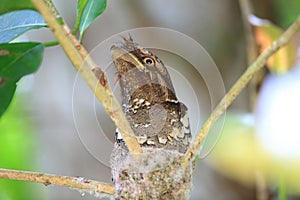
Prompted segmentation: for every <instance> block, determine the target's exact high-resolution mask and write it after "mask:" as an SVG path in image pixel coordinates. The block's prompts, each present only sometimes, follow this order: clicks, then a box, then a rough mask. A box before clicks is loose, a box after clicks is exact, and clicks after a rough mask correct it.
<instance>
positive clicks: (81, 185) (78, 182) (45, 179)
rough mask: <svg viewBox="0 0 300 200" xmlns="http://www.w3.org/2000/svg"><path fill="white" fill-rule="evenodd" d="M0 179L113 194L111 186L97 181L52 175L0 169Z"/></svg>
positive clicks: (113, 190)
mask: <svg viewBox="0 0 300 200" xmlns="http://www.w3.org/2000/svg"><path fill="white" fill-rule="evenodd" d="M0 178H6V179H10V180H19V181H29V182H36V183H42V184H44V185H45V186H48V185H58V186H65V187H71V188H75V189H78V190H80V191H86V192H90V193H95V194H98V193H104V194H108V195H114V194H115V188H114V186H113V185H109V184H107V183H101V182H98V181H93V180H88V179H86V178H83V177H69V176H57V175H52V174H40V173H36V172H26V171H18V170H9V169H2V168H0Z"/></svg>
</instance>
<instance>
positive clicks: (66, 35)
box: [32, 0, 142, 154]
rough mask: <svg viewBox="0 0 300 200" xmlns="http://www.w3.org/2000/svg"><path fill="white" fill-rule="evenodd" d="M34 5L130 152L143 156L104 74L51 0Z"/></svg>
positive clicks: (36, 0)
mask: <svg viewBox="0 0 300 200" xmlns="http://www.w3.org/2000/svg"><path fill="white" fill-rule="evenodd" d="M32 3H33V4H34V5H35V7H36V9H37V10H38V11H39V12H40V13H41V15H42V16H43V17H44V19H45V21H46V22H47V24H48V26H49V28H50V29H51V30H52V32H53V34H54V35H55V37H56V38H57V40H58V41H59V43H60V45H61V46H62V48H63V49H64V51H65V53H66V54H67V56H68V57H69V59H70V61H71V62H72V64H73V66H74V67H75V68H76V70H77V71H78V72H79V74H80V75H81V77H82V78H83V79H84V81H85V82H86V83H87V84H88V86H89V87H90V89H91V90H92V91H93V93H94V94H95V96H96V97H97V98H98V100H99V101H100V102H101V103H102V105H103V107H104V109H105V110H106V112H107V113H108V114H109V116H110V117H111V119H112V120H113V122H114V123H115V125H116V126H117V128H118V129H119V131H120V133H121V135H122V137H123V139H124V141H125V143H126V145H127V147H128V149H129V151H130V152H131V153H132V154H140V153H142V150H141V147H140V145H139V143H138V142H137V140H136V137H135V135H134V133H133V131H132V129H131V127H130V125H129V123H128V121H127V119H126V117H125V115H124V113H123V111H122V108H121V106H120V104H119V103H118V101H117V99H116V97H115V96H114V95H113V92H112V90H111V88H110V87H109V85H108V81H107V77H106V74H105V72H103V71H101V69H100V68H98V67H97V66H96V65H95V63H94V62H93V61H92V59H91V58H90V57H89V55H88V52H87V51H86V50H85V48H84V47H83V46H82V45H81V44H80V42H79V41H78V40H77V39H76V38H75V37H74V35H73V34H72V32H71V30H70V28H69V27H68V26H67V25H66V24H65V23H64V22H63V20H62V18H61V17H60V16H59V14H58V13H57V11H56V9H55V7H54V5H53V3H52V1H51V0H32Z"/></svg>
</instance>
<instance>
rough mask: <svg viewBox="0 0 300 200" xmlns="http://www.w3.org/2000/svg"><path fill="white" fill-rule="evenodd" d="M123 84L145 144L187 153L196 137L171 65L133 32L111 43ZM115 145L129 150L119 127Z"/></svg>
mask: <svg viewBox="0 0 300 200" xmlns="http://www.w3.org/2000/svg"><path fill="white" fill-rule="evenodd" d="M111 54H112V59H113V63H114V66H115V68H116V75H115V83H116V84H119V85H120V90H121V99H122V100H121V101H122V102H121V105H122V109H123V111H124V113H125V116H126V118H127V120H128V122H129V124H130V126H131V128H132V130H133V132H134V134H135V136H136V139H137V141H138V143H139V144H140V145H141V147H145V148H161V149H165V150H171V151H176V152H178V153H182V154H184V153H185V152H186V151H187V149H188V147H189V145H190V141H191V138H192V135H191V131H190V123H189V117H188V109H187V107H186V106H185V104H184V103H182V102H180V101H179V100H178V98H177V96H176V93H175V89H174V86H173V84H172V80H171V77H170V75H169V72H168V70H167V68H166V67H165V65H164V63H163V62H162V60H161V59H159V58H158V56H156V55H155V54H154V53H152V52H151V51H150V50H148V49H146V48H143V47H141V46H140V45H139V44H138V43H136V42H135V41H134V40H133V38H132V36H131V35H129V37H128V38H126V37H123V41H122V42H121V43H120V44H114V45H113V46H112V47H111ZM115 141H116V142H115V143H116V144H115V145H116V146H117V148H122V149H123V150H124V151H125V152H126V149H127V147H126V144H125V142H124V140H123V139H122V137H121V135H120V133H119V131H118V129H116V136H115Z"/></svg>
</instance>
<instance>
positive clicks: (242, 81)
mask: <svg viewBox="0 0 300 200" xmlns="http://www.w3.org/2000/svg"><path fill="white" fill-rule="evenodd" d="M299 29H300V15H299V16H298V18H297V20H296V21H295V22H294V23H293V24H292V25H291V26H290V27H289V28H288V29H287V30H286V31H285V32H284V33H283V34H282V35H281V36H280V37H279V38H278V39H277V40H276V41H274V42H273V43H272V44H271V46H269V47H268V48H267V49H266V50H265V51H264V52H263V53H262V54H261V55H260V56H259V57H258V58H257V59H256V60H255V61H254V63H253V64H252V65H250V66H249V67H248V68H247V70H246V71H245V72H244V74H243V75H242V76H241V77H240V78H239V79H238V81H237V82H236V83H235V84H234V85H233V86H232V88H231V89H230V90H229V92H228V93H227V94H226V95H225V96H224V97H223V99H222V100H221V101H220V103H219V104H218V105H217V106H216V108H215V109H214V110H213V112H212V113H211V114H210V116H209V117H208V119H207V120H206V122H205V123H204V125H203V126H202V128H201V129H200V131H199V132H198V134H197V135H196V137H195V139H194V140H193V142H192V143H191V145H190V147H189V149H188V150H187V152H186V154H185V156H184V158H183V160H182V163H183V164H184V165H187V164H188V163H189V162H190V161H193V160H194V159H195V158H196V156H197V154H198V152H199V150H200V147H201V145H202V143H203V141H204V139H205V138H206V136H207V134H208V132H209V130H210V129H211V127H212V126H213V124H214V123H215V122H216V121H217V120H218V119H219V118H220V116H221V115H222V114H223V113H224V112H225V111H226V109H227V108H228V106H229V105H230V104H231V103H232V102H233V100H235V98H236V97H237V95H238V94H239V93H240V92H241V91H242V90H243V88H244V87H245V86H246V85H247V84H248V83H249V81H250V80H251V79H252V78H253V76H254V75H255V73H256V72H258V71H259V70H260V69H262V68H263V67H264V65H265V64H266V62H267V60H268V58H269V57H271V56H272V55H273V54H274V53H275V52H276V51H277V50H279V48H280V47H283V46H285V45H286V44H287V43H288V42H289V41H290V39H291V38H292V36H294V35H295V34H296V33H297V32H298V31H299Z"/></svg>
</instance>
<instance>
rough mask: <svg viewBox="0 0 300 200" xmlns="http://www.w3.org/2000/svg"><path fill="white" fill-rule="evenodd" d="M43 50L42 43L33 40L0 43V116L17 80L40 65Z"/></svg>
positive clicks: (9, 99) (10, 97) (5, 107)
mask: <svg viewBox="0 0 300 200" xmlns="http://www.w3.org/2000/svg"><path fill="white" fill-rule="evenodd" d="M43 51H44V45H43V44H40V43H34V42H26V43H11V44H8V43H5V44H0V95H1V98H0V116H1V115H2V114H3V113H4V111H5V110H6V109H7V107H8V105H9V103H10V101H11V99H12V96H13V94H14V91H15V89H16V83H17V81H18V80H19V79H20V78H21V77H22V76H24V75H27V74H30V73H33V72H35V71H36V70H37V69H38V67H39V66H40V64H41V62H42V58H43Z"/></svg>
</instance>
